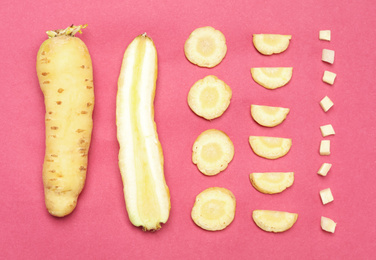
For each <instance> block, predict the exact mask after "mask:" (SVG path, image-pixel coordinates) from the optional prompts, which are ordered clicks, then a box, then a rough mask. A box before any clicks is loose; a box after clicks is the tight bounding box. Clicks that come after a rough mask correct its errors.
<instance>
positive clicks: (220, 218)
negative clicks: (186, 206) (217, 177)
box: [191, 187, 236, 231]
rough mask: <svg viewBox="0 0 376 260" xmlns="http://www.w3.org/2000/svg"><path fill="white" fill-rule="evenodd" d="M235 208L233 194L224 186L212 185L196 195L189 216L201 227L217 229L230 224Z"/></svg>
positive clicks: (211, 229) (210, 229)
mask: <svg viewBox="0 0 376 260" xmlns="http://www.w3.org/2000/svg"><path fill="white" fill-rule="evenodd" d="M235 210H236V200H235V196H234V194H232V192H231V191H229V190H228V189H225V188H219V187H212V188H208V189H206V190H204V191H202V192H201V193H200V194H198V195H197V197H196V200H195V204H194V205H193V208H192V212H191V217H192V220H193V221H194V222H195V223H196V225H197V226H199V227H201V228H202V229H205V230H209V231H218V230H223V229H225V228H226V227H227V226H228V225H230V224H231V222H232V221H233V220H234V218H235Z"/></svg>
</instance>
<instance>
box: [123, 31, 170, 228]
mask: <svg viewBox="0 0 376 260" xmlns="http://www.w3.org/2000/svg"><path fill="white" fill-rule="evenodd" d="M156 81H157V50H156V48H155V45H154V42H153V41H152V39H151V38H149V37H148V36H147V35H146V34H143V35H140V36H138V37H136V38H135V39H134V40H133V41H132V43H131V44H130V45H129V46H128V48H127V49H126V51H125V53H124V58H123V63H122V67H121V71H120V76H119V81H118V93H117V100H116V124H117V138H118V141H119V145H120V151H119V168H120V172H121V175H122V179H123V184H124V197H125V204H126V207H127V211H128V216H129V219H130V221H131V222H132V224H133V225H135V226H137V227H142V228H143V230H145V231H154V230H158V229H160V228H161V223H166V221H167V220H168V217H169V213H170V194H169V190H168V187H167V185H166V181H165V178H164V171H163V152H162V147H161V144H160V142H159V140H158V134H157V129H156V124H155V122H154V105H153V103H154V95H155V89H156Z"/></svg>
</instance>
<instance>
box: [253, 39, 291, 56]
mask: <svg viewBox="0 0 376 260" xmlns="http://www.w3.org/2000/svg"><path fill="white" fill-rule="evenodd" d="M290 40H291V35H281V34H254V35H253V45H254V46H255V48H256V49H257V50H258V51H259V52H260V53H261V54H264V55H272V54H276V53H281V52H284V51H285V50H286V49H287V47H289V44H290Z"/></svg>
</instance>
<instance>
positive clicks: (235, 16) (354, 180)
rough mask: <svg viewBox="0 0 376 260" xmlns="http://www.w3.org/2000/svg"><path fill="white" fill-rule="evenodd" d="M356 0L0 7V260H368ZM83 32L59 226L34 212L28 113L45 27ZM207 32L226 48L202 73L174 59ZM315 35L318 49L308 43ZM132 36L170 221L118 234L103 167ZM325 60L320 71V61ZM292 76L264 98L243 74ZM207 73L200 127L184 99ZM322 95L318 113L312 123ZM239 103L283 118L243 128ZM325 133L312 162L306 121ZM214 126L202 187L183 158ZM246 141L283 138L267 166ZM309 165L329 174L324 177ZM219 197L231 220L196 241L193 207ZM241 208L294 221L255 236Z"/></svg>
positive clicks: (371, 160) (375, 21) (362, 32)
mask: <svg viewBox="0 0 376 260" xmlns="http://www.w3.org/2000/svg"><path fill="white" fill-rule="evenodd" d="M375 13H376V5H375V3H374V2H373V1H371V0H362V1H355V0H351V1H339V0H335V1H334V0H333V1H327V0H309V1H301V0H291V1H277V0H275V1H265V0H263V1H261V0H258V1H246V0H243V1H196V0H192V1H173V0H170V1H144V0H139V1H134V2H131V1H113V0H107V1H77V2H74V1H52V0H50V1H45V0H41V1H9V0H3V1H2V8H1V9H0V20H1V24H2V33H1V36H0V57H1V60H0V64H1V70H0V97H1V102H0V119H1V122H2V123H1V124H0V135H1V139H2V141H1V152H0V162H1V164H0V174H1V182H0V190H1V193H0V194H1V195H0V198H1V207H0V223H1V224H0V258H3V259H19V258H28V259H47V258H48V259H72V258H75V259H118V258H119V259H121V258H123V259H142V258H149V259H211V258H216V259H265V258H281V259H302V258H307V259H372V258H374V257H375V256H373V254H374V253H375V249H376V247H375V238H376V228H375V225H374V215H375V213H376V207H375V206H376V205H375V199H374V198H375V196H376V191H375V190H376V189H375V184H374V182H375V173H374V172H373V171H374V170H375V166H376V159H375V158H376V150H375V147H376V140H375V131H376V121H375V113H374V111H375V109H376V105H375V100H376V90H375V68H376V55H375V40H376V34H375V26H376V16H375ZM72 23H74V24H83V23H87V24H88V25H89V26H88V28H86V29H85V30H84V33H83V34H82V35H80V36H78V37H80V38H81V39H82V40H83V41H84V42H85V43H86V45H87V46H88V48H89V51H90V53H91V56H92V61H93V66H94V86H95V95H96V104H95V109H94V131H93V138H92V144H91V149H90V154H89V165H88V175H87V181H86V185H85V188H84V190H83V192H82V194H81V196H80V198H79V201H78V206H77V208H76V210H75V211H74V212H73V213H72V214H71V215H70V216H68V217H65V218H63V219H58V218H54V217H52V216H50V215H49V214H48V213H47V211H46V209H45V205H44V195H43V185H42V177H41V174H42V164H43V157H44V138H45V136H44V112H45V111H44V103H43V95H42V92H41V91H40V88H39V85H38V80H37V76H36V71H35V63H36V54H37V51H38V49H39V46H40V44H41V43H42V42H43V41H44V40H45V39H47V36H46V34H45V31H46V30H49V29H59V28H65V27H66V26H68V25H70V24H72ZM207 25H210V26H213V27H215V28H216V29H219V30H221V31H222V32H223V33H224V35H225V36H226V39H227V45H228V52H227V55H226V57H225V59H224V60H223V61H222V63H221V64H220V65H219V66H217V67H215V68H213V69H204V68H199V67H196V66H194V65H192V64H190V63H189V62H188V61H187V60H186V58H185V56H184V52H183V46H184V42H185V40H186V39H187V37H188V35H189V34H190V33H191V31H193V30H194V29H195V28H197V27H201V26H207ZM323 29H330V30H331V31H332V41H331V42H324V41H319V39H318V33H319V30H323ZM144 32H147V33H148V34H149V35H150V36H151V37H152V38H153V40H154V42H155V44H156V46H157V50H158V55H159V75H158V77H159V78H158V83H157V92H156V98H155V117H156V122H157V126H158V133H159V137H160V141H161V143H162V146H163V150H164V156H165V176H166V180H167V184H168V186H169V188H170V192H171V204H172V208H171V213H170V219H169V221H168V222H167V224H165V225H164V226H163V227H162V229H161V230H159V231H158V232H156V233H145V232H142V231H141V230H140V229H138V228H135V227H133V226H132V225H131V224H130V222H129V220H128V216H127V213H126V210H125V205H124V198H123V191H122V181H121V177H120V173H119V169H118V165H117V153H118V149H119V147H118V143H117V140H116V126H115V97H116V91H117V78H118V75H119V71H120V66H121V61H122V56H123V53H124V51H125V48H126V47H127V45H128V44H129V43H130V42H131V41H132V39H133V38H134V37H135V36H137V35H139V34H141V33H144ZM254 33H279V34H291V35H292V40H291V44H290V46H289V48H288V49H287V51H286V52H284V53H282V54H280V55H274V56H271V57H267V56H262V55H261V54H259V53H258V52H257V51H256V50H255V48H254V47H253V45H252V34H254ZM323 48H328V49H332V50H335V51H336V58H335V63H334V64H333V65H329V64H325V63H323V62H322V61H321V51H322V49H323ZM262 66H293V67H294V73H293V78H292V80H291V82H290V83H289V84H288V85H286V86H285V87H283V88H281V89H278V90H274V91H270V90H267V89H264V88H262V87H261V86H259V85H257V84H256V83H255V82H254V81H253V80H252V78H251V75H250V68H251V67H262ZM324 70H330V71H333V72H335V73H337V79H336V82H335V84H334V85H333V86H330V85H327V84H325V83H323V82H322V81H321V77H322V74H323V72H324ZM209 74H213V75H216V76H217V77H219V78H220V79H222V80H224V81H225V82H226V83H227V84H228V85H229V86H230V87H231V88H232V91H233V98H232V100H231V104H230V107H229V108H228V110H227V111H226V112H225V113H224V115H223V116H222V117H221V118H219V119H215V120H213V121H211V122H209V121H206V120H204V119H202V118H199V117H197V116H195V115H194V114H193V113H192V112H191V110H190V109H189V107H188V105H187V102H186V98H187V94H188V91H189V89H190V87H191V85H192V84H193V83H194V82H195V81H197V80H198V79H200V78H203V77H204V76H207V75H209ZM325 95H328V96H329V97H330V98H331V99H332V100H333V102H334V107H333V108H332V109H331V110H330V111H329V112H328V113H324V112H323V111H322V110H321V108H320V106H319V101H320V100H321V99H322V98H323V97H324V96H325ZM251 104H263V105H272V106H284V107H289V108H290V109H291V112H290V114H289V116H288V118H287V119H286V121H285V122H284V123H283V124H282V125H280V126H278V127H276V128H272V129H266V128H263V127H261V126H259V125H257V124H256V123H255V122H254V121H253V120H252V118H251V116H250V112H249V109H250V105H251ZM328 123H331V124H332V125H333V127H334V129H335V131H336V135H335V136H332V137H330V138H327V139H330V140H331V143H332V154H331V155H330V156H328V157H323V156H320V155H319V153H318V149H319V144H320V141H321V140H322V139H323V138H322V136H321V134H320V130H319V126H320V125H324V124H328ZM209 128H217V129H220V130H223V131H225V132H226V133H227V134H228V135H229V136H230V138H231V139H232V141H233V142H234V145H235V157H234V159H233V161H232V162H231V163H230V165H229V167H228V168H227V169H226V170H225V171H224V172H222V173H220V174H219V175H217V176H215V177H206V176H204V175H202V174H201V173H200V172H199V171H198V170H197V168H196V166H195V165H193V164H192V162H191V147H192V144H193V142H194V140H195V138H196V137H197V136H198V135H199V134H200V133H201V132H202V131H204V130H206V129H209ZM249 135H269V136H280V137H290V138H292V142H293V145H292V149H291V151H290V153H289V154H288V155H287V156H285V157H283V158H280V159H278V160H274V161H269V160H266V159H262V158H260V157H257V156H256V155H255V154H254V153H253V152H252V151H251V149H250V147H249V144H248V141H247V140H248V136H249ZM323 162H329V163H332V164H333V167H332V170H331V171H330V173H329V174H328V176H326V177H321V176H319V175H317V173H316V172H317V170H318V169H319V167H320V166H321V164H322V163H323ZM262 171H294V172H295V182H294V184H293V186H292V187H291V188H289V189H287V190H286V191H284V192H283V193H281V194H278V195H264V194H261V193H259V192H257V191H256V190H255V189H254V188H253V187H252V186H251V184H250V181H249V177H248V176H249V173H251V172H262ZM213 186H221V187H226V188H228V189H230V190H231V191H232V192H233V193H234V195H235V196H236V199H237V210H236V216H235V220H234V221H233V223H232V224H231V225H230V226H229V227H228V228H227V229H225V230H224V231H220V232H208V231H204V230H202V229H200V228H199V227H197V226H196V225H195V224H194V223H193V221H192V220H191V217H190V212H191V209H192V206H193V203H194V199H195V196H196V195H197V194H198V193H200V192H201V191H202V190H204V189H206V188H208V187H213ZM328 187H330V188H331V189H332V192H333V195H334V202H332V203H330V204H327V205H325V206H324V205H322V203H321V201H320V197H319V190H321V189H324V188H328ZM255 209H271V210H283V211H290V212H296V213H298V214H299V218H298V221H297V222H296V224H295V225H294V227H293V228H292V229H290V230H289V231H287V232H285V233H281V234H273V233H267V232H264V231H262V230H260V229H259V228H258V227H257V226H256V225H255V224H254V222H253V221H252V217H251V213H252V211H253V210H255ZM321 216H326V217H329V218H332V219H333V220H335V221H336V222H337V223H338V224H337V229H336V232H335V233H334V234H330V233H326V232H324V231H322V230H321V228H320V217H321Z"/></svg>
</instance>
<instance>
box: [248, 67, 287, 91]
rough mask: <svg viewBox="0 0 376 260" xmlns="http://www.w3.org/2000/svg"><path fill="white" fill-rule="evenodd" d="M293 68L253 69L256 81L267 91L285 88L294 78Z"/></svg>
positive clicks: (252, 72) (253, 76)
mask: <svg viewBox="0 0 376 260" xmlns="http://www.w3.org/2000/svg"><path fill="white" fill-rule="evenodd" d="M292 69H293V68H292V67H268V68H251V74H252V78H253V80H254V81H256V83H257V84H259V85H260V86H263V87H264V88H267V89H276V88H280V87H283V86H285V85H286V84H287V83H289V81H290V80H291V77H292Z"/></svg>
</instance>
